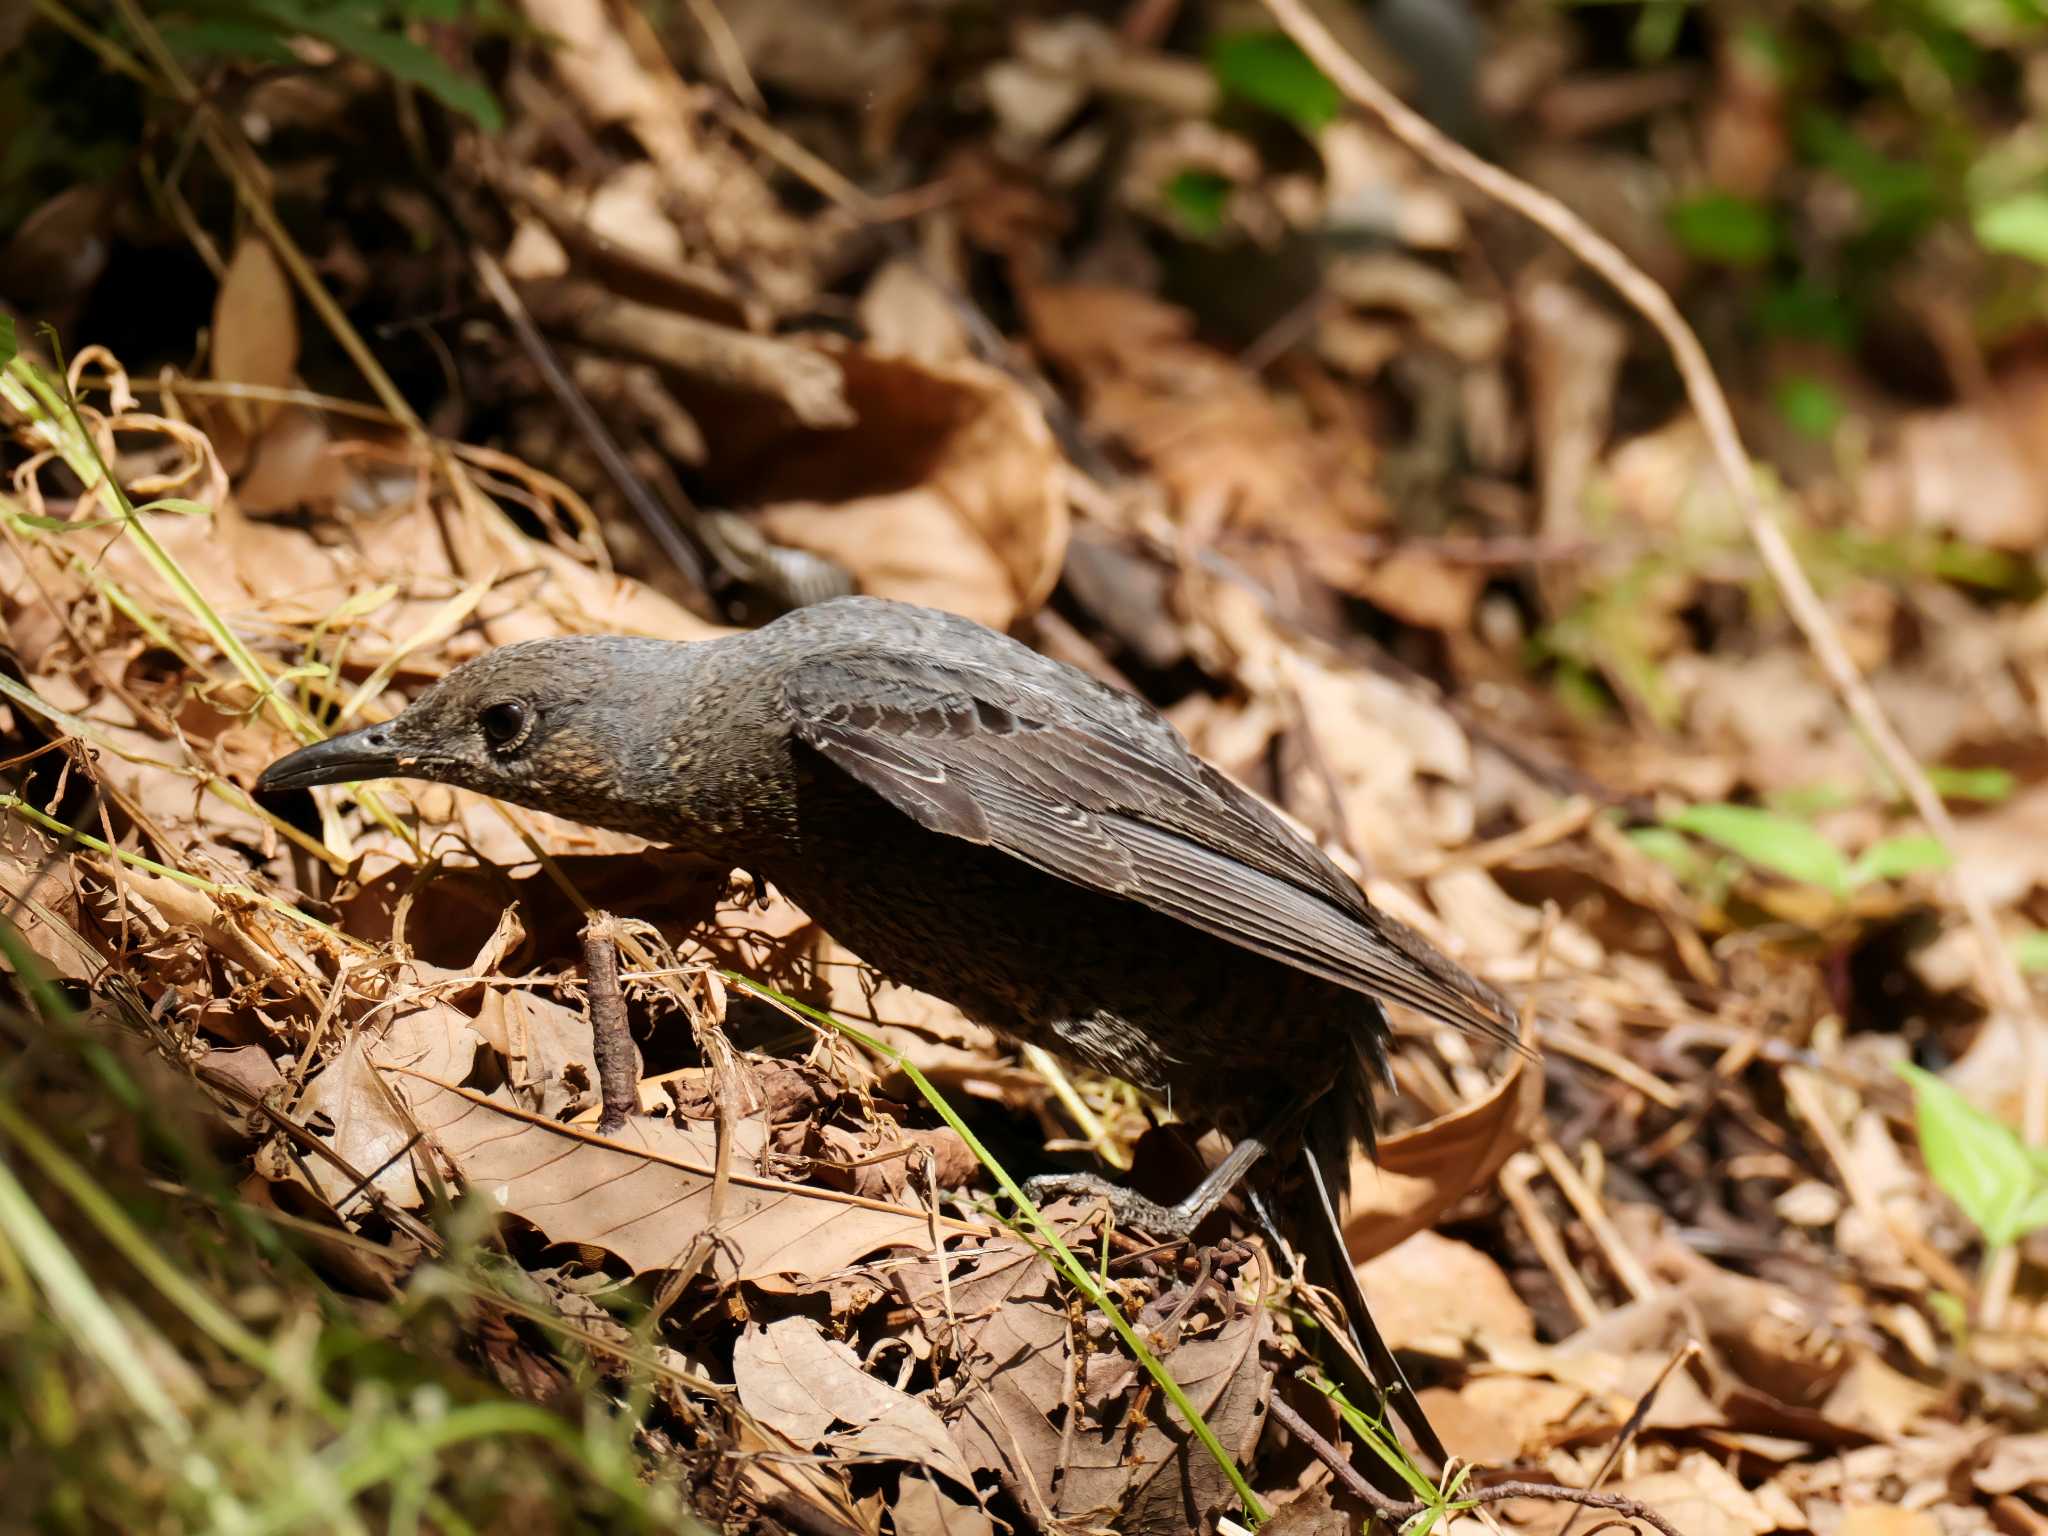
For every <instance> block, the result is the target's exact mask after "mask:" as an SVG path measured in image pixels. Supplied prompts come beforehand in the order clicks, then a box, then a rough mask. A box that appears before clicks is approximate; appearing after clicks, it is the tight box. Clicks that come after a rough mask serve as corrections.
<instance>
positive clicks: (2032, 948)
mask: <svg viewBox="0 0 2048 1536" xmlns="http://www.w3.org/2000/svg"><path fill="white" fill-rule="evenodd" d="M2012 958H2013V963H2014V964H2015V965H2017V966H2018V967H2019V968H2020V969H2021V970H2023V971H2048V932H2043V931H2042V930H2041V929H2039V928H2036V929H2034V930H2033V932H2031V933H2023V934H2021V935H2020V936H2019V937H2018V938H2016V939H2014V940H2013V941H2012Z"/></svg>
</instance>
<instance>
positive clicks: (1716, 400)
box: [1265, 0, 2048, 1322]
mask: <svg viewBox="0 0 2048 1536" xmlns="http://www.w3.org/2000/svg"><path fill="white" fill-rule="evenodd" d="M1265 6H1266V9H1267V10H1269V11H1271V12H1272V14H1273V19H1274V20H1275V21H1277V22H1279V24H1280V26H1281V29H1282V30H1283V31H1285V32H1286V33H1287V35H1288V36H1289V37H1291V38H1293V39H1294V41H1295V42H1296V43H1297V44H1298V45H1299V46H1300V47H1301V50H1302V51H1303V52H1304V53H1306V54H1307V55H1308V56H1309V57H1310V58H1311V59H1312V60H1314V61H1315V63H1316V66H1317V67H1318V68H1319V69H1321V70H1322V71H1323V73H1324V74H1326V75H1328V76H1329V77H1330V79H1331V80H1332V81H1333V82H1335V84H1336V86H1337V88H1338V89H1339V90H1341V91H1342V92H1343V93H1344V94H1345V95H1346V96H1348V97H1350V99H1351V100H1352V101H1353V102H1355V103H1357V105H1359V106H1360V107H1363V108H1364V109H1365V110H1366V112H1368V113H1369V114H1371V116H1373V117H1374V118H1376V119H1378V121H1379V123H1380V125H1381V126H1382V127H1383V128H1385V129H1386V130H1387V132H1388V133H1390V134H1392V135H1393V136H1394V137H1395V138H1396V139H1398V140H1400V142H1401V143H1403V144H1405V145H1406V146H1407V147H1408V148H1409V149H1411V150H1413V151H1414V152H1415V153H1416V154H1417V155H1418V156H1420V157H1421V158H1422V159H1423V160H1424V161H1426V162H1427V163H1428V164H1429V165H1431V166H1433V167H1434V168H1435V169H1437V170H1438V171H1441V172H1443V173H1444V174H1445V175H1447V176H1453V177H1456V178H1457V179H1458V180H1460V181H1463V182H1465V183H1467V184H1468V185H1470V186H1472V187H1475V188H1477V189H1478V190H1479V191H1481V192H1483V193H1485V194H1486V196H1488V197H1490V198H1492V199H1493V200H1494V201H1495V202H1497V203H1499V204H1501V205H1502V206H1503V207H1506V208H1511V209H1513V210H1514V211H1515V212H1516V213H1519V214H1520V215H1521V216H1522V217H1523V218H1525V219H1527V220H1528V221H1529V222H1530V223H1532V224H1534V225H1535V226H1536V227H1537V228H1539V229H1541V230H1542V231H1543V232H1544V233H1545V234H1547V235H1549V236H1550V237H1551V238H1552V239H1554V240H1556V241H1557V242H1558V243H1559V244H1560V245H1562V246H1564V248H1565V249H1566V250H1568V251H1570V252H1571V253H1572V254H1573V255H1574V256H1576V257H1578V259H1579V260H1580V261H1583V262H1584V263H1585V264H1586V265H1587V266H1588V267H1591V268H1592V269H1593V270H1594V271H1595V272H1597V273H1599V274H1600V276H1601V277H1603V278H1605V279H1606V280H1607V281H1608V283H1609V284H1610V285H1612V286H1613V288H1614V290H1615V291H1616V292H1617V293H1619V294H1620V295H1621V296H1622V298H1624V299H1625V300H1627V301H1628V303H1629V304H1630V305H1631V306H1632V307H1633V308H1634V309H1635V310H1636V311H1637V313H1639V314H1640V315H1642V317H1643V318H1644V319H1645V320H1647V321H1649V322H1650V324H1651V325H1652V326H1654V327H1655V328H1656V330H1657V334H1658V335H1659V336H1661V337H1662V338H1663V340H1664V344H1665V345H1666V346H1667V347H1669V348H1670V349H1671V356H1672V361H1673V362H1674V363H1676V364H1677V365H1678V372H1679V376H1680V378H1682V379H1683V380H1684V381H1685V392H1686V397H1687V398H1688V399H1689V400H1690V401H1691V402H1692V408H1693V411H1694V413H1695V414H1696V415H1697V416H1698V417H1699V422H1700V427H1701V429H1702V430H1703V431H1704V432H1705V433H1706V436H1707V442H1708V444H1709V446H1711V447H1712V449H1713V452H1714V458H1715V461H1716V462H1717V463H1718V464H1719V466H1720V469H1721V473H1722V474H1723V476H1724V477H1726V479H1727V481H1728V485H1729V489H1730V490H1731V491H1732V492H1733V494H1734V497H1735V502H1736V505H1737V506H1738V507H1740V508H1741V510H1742V519H1743V522H1744V523H1745V524H1746V525H1747V526H1748V529H1749V536H1750V539H1751V541H1752V542H1753V543H1754V544H1755V545H1756V549H1757V554H1758V555H1759V556H1761V557H1762V559H1763V563H1764V568H1765V569H1766V570H1767V571H1769V572H1770V575H1771V580H1772V582H1773V583H1774V584H1775V585H1776V587H1777V589H1778V591H1779V593H1780V595H1781V596H1782V597H1783V598H1784V600H1785V609H1786V611H1787V612H1788V613H1790V614H1791V615H1792V622H1793V623H1794V624H1796V625H1798V626H1799V632H1800V634H1801V635H1802V636H1804V637H1805V640H1806V643H1807V645H1808V646H1810V647H1811V648H1812V650H1813V654H1814V658H1815V659H1816V660H1817V661H1819V663H1820V665H1821V670H1822V671H1823V672H1825V673H1826V674H1827V677H1828V681H1829V683H1830V684H1831V685H1832V686H1833V688H1834V690H1835V694H1836V696H1837V697H1838V698H1839V699H1840V700H1841V703H1842V707H1843V709H1844V710H1846V711H1847V713H1848V715H1849V718H1850V719H1851V720H1852V721H1854V722H1855V724H1856V726H1857V728H1858V729H1859V730H1860V731H1862V733H1863V735H1864V737H1865V738H1866V739H1867V740H1868V741H1869V743H1870V744H1871V746H1872V747H1873V748H1874V749H1875V750H1876V752H1877V755H1878V757H1879V758H1880V759H1881V760H1882V762H1883V763H1884V766H1885V767H1886V768H1887V769H1888V770H1889V771H1890V773H1891V775H1892V777H1894V778H1895V779H1897V780H1898V782H1899V783H1900V785H1901V786H1903V787H1904V789H1905V791H1906V796H1907V798H1908V799H1909V800H1911V801H1912V804H1913V809H1914V810H1915V811H1916V812H1917V813H1918V814H1919V816H1920V819H1921V821H1923V822H1924V823H1925V824H1926V826H1927V830H1928V831H1929V832H1930V833H1932V834H1933V835H1934V836H1935V837H1936V838H1937V839H1939V840H1940V842H1941V843H1942V844H1943V845H1944V846H1945V847H1950V848H1952V847H1953V845H1954V843H1955V837H1956V827H1955V822H1954V821H1953V820H1952V819H1951V818H1950V816H1949V814H1948V808H1947V807H1946V806H1945V805H1943V804H1942V802H1941V796H1940V795H1938V794H1936V793H1935V790H1934V786H1933V785H1932V784H1931V783H1930V782H1928V778H1927V775H1926V773H1925V772H1923V771H1922V769H1921V767H1920V764H1919V763H1918V762H1917V761H1916V760H1915V759H1914V757H1913V753H1912V751H1911V750H1910V749H1909V748H1908V747H1907V746H1906V744H1905V742H1904V741H1902V740H1901V739H1900V737H1899V733H1898V732H1897V730H1896V729H1894V728H1893V726H1892V723H1891V721H1890V720H1889V719H1887V718H1886V716H1885V713H1884V708H1883V706H1882V705H1880V704H1879V703H1878V702H1877V696H1876V695H1875V694H1873V693H1872V692H1871V691H1870V685H1869V684H1868V683H1866V682H1865V681H1864V679H1863V675H1862V673H1860V672H1858V671H1857V669H1856V663H1855V662H1854V661H1853V660H1852V659H1851V658H1850V656H1849V652H1848V650H1847V648H1846V647H1845V646H1844V645H1843V644H1842V637H1841V635H1840V634H1839V633H1838V632H1837V631H1836V629H1835V626H1834V622H1833V621H1832V620H1831V619H1830V618H1829V617H1828V612H1827V609H1826V607H1825V606H1824V605H1823V604H1822V603H1821V600H1820V595H1819V594H1818V593H1816V592H1815V591H1814V589H1813V583H1812V582H1810V581H1809V580H1807V577H1806V572H1805V571H1804V570H1803V569H1801V567H1800V564H1799V557H1798V556H1797V555H1796V554H1794V553H1793V550H1792V545H1791V543H1790V542H1789V541H1788V540H1787V539H1786V537H1785V534H1784V530H1783V529H1781V528H1780V527H1779V526H1778V525H1777V523H1776V522H1774V521H1773V520H1772V518H1771V515H1770V511H1769V509H1768V508H1767V507H1765V505H1764V501H1763V497H1762V495H1761V494H1760V493H1759V491H1758V489H1757V484H1756V477H1755V474H1754V472H1753V471H1752V469H1751V467H1750V461H1749V456H1748V454H1747V453H1746V452H1745V451H1744V449H1743V446H1742V437H1741V434H1740V433H1739V432H1738V431H1737V430H1736V426H1735V415H1734V412H1733V411H1732V410H1730V409H1729V406H1728V397H1727V395H1726V394H1724V393H1723V392H1722V389H1721V385H1720V381H1719V380H1718V379H1716V378H1715V376H1714V369H1713V365H1712V364H1711V363H1710V362H1709V361H1708V360H1707V353H1706V349H1705V348H1704V347H1703V346H1701V345H1700V339H1699V337H1698V336H1696V335H1694V334H1693V330H1692V327H1691V326H1690V325H1688V324H1687V323H1686V321H1685V317H1684V316H1683V315H1681V314H1680V313H1679V311H1678V306H1677V305H1676V304H1675V303H1673V302H1672V299H1671V296H1670V294H1668V293H1666V292H1665V291H1664V289H1663V288H1662V287H1660V286H1659V285H1658V284H1657V282H1656V281H1655V279H1653V278H1652V277H1650V275H1649V274H1648V273H1646V272H1644V271H1643V270H1642V268H1640V267H1638V266H1637V265H1636V264H1635V263H1634V262H1632V261H1631V260H1629V258H1628V257H1627V256H1625V255H1624V254H1622V251H1621V249H1620V247H1618V246H1616V245H1615V244H1614V243H1613V242H1612V241H1611V240H1608V239H1607V238H1606V237H1605V236H1603V235H1600V234H1598V233H1596V232H1595V231H1594V230H1593V229H1592V228H1591V227H1590V226H1589V225H1588V224H1587V223H1586V222H1585V220H1583V219H1581V218H1580V217H1579V216H1578V215H1577V214H1576V213H1573V212H1572V211H1571V209H1569V208H1567V207H1566V206H1565V205H1564V204H1563V203H1561V202H1559V201H1558V200H1557V199H1556V198H1554V197H1552V196H1550V195H1549V194H1548V193H1544V192H1539V191H1537V190H1536V188H1534V187H1532V186H1530V185H1529V184H1528V183H1527V182H1525V181H1523V180H1521V179H1520V178H1519V177H1516V176H1512V175H1510V174H1509V173H1508V172H1506V171H1504V170H1502V169H1501V168H1500V167H1498V166H1496V165H1491V164H1489V163H1488V162H1486V161H1485V160H1482V159H1480V158H1479V156H1477V155H1475V154H1473V153H1472V152H1471V151H1470V150H1468V149H1466V148H1464V147H1463V146H1462V145H1459V144H1457V143H1454V142H1453V141H1452V140H1450V139H1449V138H1447V137H1445V136H1444V135H1443V134H1442V133H1440V132H1439V131H1438V130H1437V129H1436V128H1434V127H1433V126H1431V124H1430V123H1429V122H1428V121H1426V120H1425V119H1424V118H1423V117H1422V116H1421V115H1420V114H1419V113H1417V112H1415V111H1414V110H1413V109H1412V108H1411V107H1409V106H1408V105H1407V104H1406V103H1404V102H1403V101H1402V100H1401V99H1400V98H1399V97H1397V96H1396V95H1394V93H1393V92H1392V91H1390V90H1388V89H1387V88H1386V87H1385V86H1384V85H1382V84H1381V83H1380V82H1379V81H1378V80H1376V79H1374V78H1373V77H1372V76H1371V75H1370V74H1368V73H1367V72H1366V70H1365V69H1364V68H1363V67H1361V66H1360V64H1359V63H1358V61H1357V60H1356V59H1354V58H1352V57H1351V55H1350V54H1349V53H1347V52H1345V50H1344V47H1343V45H1342V44H1341V43H1339V42H1338V41H1337V39H1336V38H1335V37H1333V36H1331V35H1330V32H1329V29H1328V28H1327V27H1325V26H1324V25H1323V24H1322V22H1321V21H1319V20H1317V19H1316V17H1314V16H1313V15H1311V14H1310V13H1309V9H1308V5H1307V3H1306V0H1265ZM1950 888H1951V889H1952V891H1953V892H1954V894H1955V899H1956V902H1957V904H1958V905H1959V906H1960V907H1961V908H1962V909H1963V913H1964V916H1965V917H1966V918H1967V919H1968V921H1969V924H1970V927H1971V929H1972V931H1973V932H1974V933H1975V934H1976V937H1977V944H1978V948H1979V950H1980V954H1979V957H1978V958H1979V967H1978V974H1979V977H1980V979H1981V983H1982V985H1983V988H1984V991H1985V994H1986V996H1987V997H1988V998H1989V999H1990V1001H1991V1003H1992V1004H1993V1006H1994V1007H1997V1008H1999V1009H2001V1010H2003V1011H2005V1012H2008V1013H2010V1014H2011V1015H2012V1016H2013V1017H2014V1018H2015V1019H2017V1020H2018V1021H2019V1024H2020V1037H2021V1040H2022V1041H2023V1050H2024V1055H2025V1062H2024V1068H2023V1072H2024V1078H2025V1088H2024V1114H2023V1126H2024V1129H2025V1132H2026V1137H2027V1140H2028V1141H2029V1142H2031V1143H2034V1144H2036V1145H2039V1144H2040V1143H2041V1142H2043V1141H2044V1140H2048V1043H2044V1025H2043V1022H2042V1019H2041V1016H2040V1014H2039V1012H2038V1011H2037V1010H2036V1009H2035V1007H2034V1004H2033V998H2032V996H2031V995H2030V994H2029V992H2028V990H2027V985H2026V982H2025V981H2024V980H2022V979H2021V976H2020V972H2019V967H2018V966H2017V965H2016V964H2015V963H2014V961H2013V958H2012V955H2011V952H2010V951H2009V950H2008V949H2007V948H2006V946H2005V942H2004V940H2003V939H2001V938H2000V936H1999V932H1998V924H1997V921H1996V919H1995V918H1994V917H1993V916H1992V912H1991V907H1990V904H1989V903H1988V902H1986V901H1985V899H1984V897H1983V896H1982V895H1981V894H1980V893H1978V892H1976V891H1974V890H1972V889H1971V888H1970V885H1969V883H1968V882H1967V881H1965V880H1964V879H1963V878H1962V877H1961V875H1960V874H1955V875H1952V876H1951V877H1950ZM2005 1299H2006V1298H2005V1297H2004V1296H2003V1295H2002V1294H2001V1295H1986V1296H1985V1298H1984V1311H1985V1314H1986V1319H1987V1322H1988V1321H1989V1320H1990V1319H1991V1318H1992V1317H1994V1316H1995V1315H1996V1314H1997V1313H1998V1312H2000V1311H2002V1310H2003V1304H2004V1301H2005Z"/></svg>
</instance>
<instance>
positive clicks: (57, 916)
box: [0, 816, 106, 981]
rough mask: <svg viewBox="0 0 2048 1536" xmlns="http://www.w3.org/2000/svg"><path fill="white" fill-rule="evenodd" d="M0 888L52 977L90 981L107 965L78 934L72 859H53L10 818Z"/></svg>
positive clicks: (2, 823)
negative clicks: (68, 861) (71, 867)
mask: <svg viewBox="0 0 2048 1536" xmlns="http://www.w3.org/2000/svg"><path fill="white" fill-rule="evenodd" d="M0 891H4V892H5V893H6V895H7V899H8V913H7V915H8V917H9V919H10V920H11V921H12V922H13V923H14V925H15V926H16V927H17V928H19V929H20V930H21V934H22V937H23V938H25V939H26V940H27V941H28V947H29V949H30V951H31V952H32V953H33V954H35V955H36V956H37V957H38V958H39V959H41V960H42V962H43V963H44V964H45V965H46V966H48V967H49V970H50V975H51V976H53V977H55V978H57V979H60V980H67V981H90V980H92V978H93V977H95V976H97V975H99V973H100V972H101V971H102V970H104V969H105V968H106V961H105V960H104V959H103V958H102V957H101V955H100V952H99V951H98V950H96V949H94V948H93V947H92V945H90V944H89V943H87V942H86V941H85V939H84V938H82V937H81V936H80V935H79V932H78V926H77V923H78V910H77V906H76V904H75V902H74V901H73V896H72V885H71V871H70V868H69V865H68V863H67V861H66V860H65V859H63V858H61V857H52V856H51V855H50V853H49V851H48V850H47V849H46V848H45V847H44V846H43V843H42V841H41V839H39V838H38V837H37V836H36V835H35V834H34V833H33V832H30V831H29V830H28V829H27V828H26V827H24V826H23V825H22V824H21V823H20V822H18V821H16V820H15V819H14V818H13V817H11V816H9V817H6V818H5V819H4V820H0Z"/></svg>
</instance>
